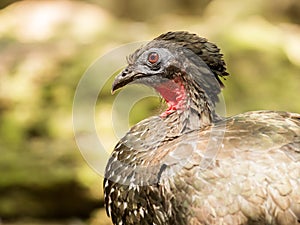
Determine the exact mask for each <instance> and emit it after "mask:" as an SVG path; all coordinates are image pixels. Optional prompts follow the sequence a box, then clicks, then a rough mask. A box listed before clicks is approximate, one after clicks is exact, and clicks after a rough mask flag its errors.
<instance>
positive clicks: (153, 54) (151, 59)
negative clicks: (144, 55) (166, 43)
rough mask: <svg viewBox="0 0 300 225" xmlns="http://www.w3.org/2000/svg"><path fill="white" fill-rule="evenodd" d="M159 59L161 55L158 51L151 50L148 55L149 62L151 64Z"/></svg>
mask: <svg viewBox="0 0 300 225" xmlns="http://www.w3.org/2000/svg"><path fill="white" fill-rule="evenodd" d="M158 60H159V55H158V54H157V53H156V52H151V53H150V54H149V55H148V62H149V63H151V64H154V63H156V62H157V61H158Z"/></svg>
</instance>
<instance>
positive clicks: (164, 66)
mask: <svg viewBox="0 0 300 225" xmlns="http://www.w3.org/2000/svg"><path fill="white" fill-rule="evenodd" d="M222 57H223V56H222V54H221V53H220V50H219V48H218V47H217V46H216V45H214V44H212V43H210V42H208V41H207V40H206V39H205V38H201V37H199V36H197V35H196V34H190V33H188V32H183V31H180V32H168V33H165V34H162V35H160V36H159V37H157V38H155V39H154V40H152V41H151V42H149V43H148V44H147V45H145V46H143V47H141V48H140V49H138V50H136V51H135V52H134V53H133V54H132V55H131V56H130V57H129V58H128V66H127V67H126V68H125V69H124V70H123V71H122V72H121V73H120V74H119V75H118V76H117V77H116V78H115V81H114V83H113V86H112V91H115V90H117V89H119V88H121V87H123V86H125V85H127V84H131V83H139V84H145V85H147V86H151V87H153V88H154V89H156V90H157V91H158V92H159V93H160V95H161V96H162V97H163V98H164V99H165V100H166V102H167V104H168V106H169V107H168V109H167V111H166V112H165V113H163V114H162V115H163V116H167V115H169V114H170V113H172V112H173V111H176V110H183V109H185V108H189V107H190V106H191V104H195V105H196V107H200V108H201V107H205V106H204V105H207V106H208V107H211V108H214V106H215V103H216V102H217V101H218V94H219V93H220V91H221V87H223V83H222V82H221V80H220V77H223V76H227V75H228V73H227V72H226V67H225V62H224V60H223V58H222ZM200 100H201V101H200Z"/></svg>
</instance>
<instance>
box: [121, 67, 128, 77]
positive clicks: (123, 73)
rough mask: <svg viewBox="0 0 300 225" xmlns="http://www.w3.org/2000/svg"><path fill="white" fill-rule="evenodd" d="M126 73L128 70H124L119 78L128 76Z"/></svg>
mask: <svg viewBox="0 0 300 225" xmlns="http://www.w3.org/2000/svg"><path fill="white" fill-rule="evenodd" d="M128 72H129V71H128V68H126V69H124V70H123V72H122V75H121V76H122V77H125V76H126V75H127V74H128Z"/></svg>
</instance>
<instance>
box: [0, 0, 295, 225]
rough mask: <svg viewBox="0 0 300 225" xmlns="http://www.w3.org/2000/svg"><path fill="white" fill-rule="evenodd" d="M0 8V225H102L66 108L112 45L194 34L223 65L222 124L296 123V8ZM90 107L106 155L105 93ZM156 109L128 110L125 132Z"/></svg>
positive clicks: (150, 103) (114, 3) (195, 4)
mask: <svg viewBox="0 0 300 225" xmlns="http://www.w3.org/2000/svg"><path fill="white" fill-rule="evenodd" d="M0 8H1V10H0V224H11V225H12V224H20V225H21V224H22V225H29V224H34V225H35V224H36V225H37V224H44V225H62V224H75V225H77V224H78V225H81V224H90V225H96V224H99V225H103V224H110V222H109V219H108V218H107V217H106V215H105V211H104V210H103V194H102V177H101V176H100V175H99V174H97V173H96V172H95V171H94V170H93V169H92V168H90V167H89V166H88V165H87V163H86V162H85V160H84V159H83V157H82V156H81V154H80V151H79V150H78V148H77V146H76V143H75V140H74V135H73V130H72V102H73V97H74V93H75V90H76V86H77V85H78V82H79V80H80V78H81V77H82V75H83V74H84V72H85V70H86V69H87V68H88V67H89V65H90V64H91V63H92V62H93V61H94V60H95V59H96V58H98V57H99V56H101V55H103V54H105V53H107V52H109V51H110V50H111V49H114V48H116V47H118V46H120V45H122V44H126V43H129V42H135V41H145V40H150V39H152V38H154V37H156V36H158V35H159V34H160V33H163V32H166V31H169V30H187V31H190V32H193V33H197V34H199V35H201V36H204V37H206V38H208V39H209V40H211V41H212V42H214V43H216V44H217V45H218V46H219V47H220V48H221V49H222V52H223V53H224V55H225V60H226V62H227V65H228V70H229V72H230V74H231V76H230V77H228V78H227V80H226V81H225V86H226V88H225V90H224V96H225V101H226V111H227V115H228V116H230V115H234V114H237V113H240V112H245V111H249V110H258V109H274V110H285V111H293V112H298V113H299V112H300V101H299V91H300V74H299V72H300V1H299V0H286V1H282V0H265V1H261V0H243V1H240V0H212V1H210V0H202V1H194V0H165V1H160V0H152V1H147V0H102V1H100V0H99V1H96V0H90V1H83V0H82V1H80V0H78V1H71V0H59V1H43V0H36V1H33V0H32V1H10V0H4V1H1V2H0ZM108 66H109V65H108ZM99 79H101V74H99ZM101 98H102V99H101V101H99V104H97V110H96V114H97V119H96V121H97V126H99V129H100V130H101V134H102V135H103V136H102V138H104V139H105V140H106V143H107V146H109V148H112V147H113V145H114V144H115V143H116V141H117V138H116V137H115V136H114V135H113V132H112V131H111V128H110V123H109V121H110V120H111V115H110V114H111V111H110V107H111V105H112V102H113V100H114V96H111V94H110V91H109V84H108V86H107V88H105V89H104V90H103V92H102V95H101ZM159 104H160V102H159V100H157V99H155V98H149V99H144V100H143V101H140V102H139V103H138V104H136V106H135V108H134V109H133V110H132V112H131V114H130V122H131V123H136V122H137V121H138V120H141V119H142V118H145V117H146V116H148V115H151V114H153V113H155V112H157V108H158V107H159V106H158V105H159ZM99 163H100V162H99ZM101 163H103V162H101Z"/></svg>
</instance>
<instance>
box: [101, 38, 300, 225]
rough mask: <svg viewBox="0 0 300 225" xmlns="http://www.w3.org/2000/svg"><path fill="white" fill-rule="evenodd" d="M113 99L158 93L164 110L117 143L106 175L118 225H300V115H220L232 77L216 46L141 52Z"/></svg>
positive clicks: (169, 43)
mask: <svg viewBox="0 0 300 225" xmlns="http://www.w3.org/2000/svg"><path fill="white" fill-rule="evenodd" d="M128 63H129V65H128V66H127V67H126V69H125V70H124V71H123V72H122V73H121V74H120V75H118V76H117V78H116V80H115V82H114V84H113V90H116V89H118V88H120V87H123V86H125V85H126V84H129V83H141V84H145V85H148V86H151V87H153V88H154V89H156V90H157V91H158V92H159V93H160V94H161V96H162V97H163V98H164V99H165V100H166V103H167V105H168V108H167V110H166V111H165V112H163V113H162V114H161V115H159V116H153V117H150V118H148V119H145V120H143V121H141V122H139V123H138V124H136V125H135V126H133V127H132V128H131V129H130V130H129V132H128V133H127V134H126V135H125V136H124V137H123V138H122V139H121V140H120V141H119V143H118V144H117V146H116V147H115V149H114V151H113V153H112V155H111V157H110V159H109V162H108V164H107V167H106V174H105V180H104V191H105V204H106V210H107V213H108V215H109V216H110V217H111V218H112V221H113V223H114V224H129V225H130V224H157V225H159V224H172V225H177V224H178V225H186V224H202V225H208V224H209V225H214V224H231V225H236V224H277V225H279V224H280V225H288V224H291V225H293V224H295V225H296V224H300V115H299V114H295V113H288V112H274V111H257V112H248V113H244V114H240V115H237V116H234V117H230V118H222V117H220V116H218V115H217V113H216V112H215V104H216V102H217V101H218V94H219V93H220V91H221V87H222V86H223V84H222V82H221V80H220V77H223V76H227V75H228V73H227V72H226V68H225V63H224V61H223V58H222V54H220V52H219V49H218V48H217V47H216V45H214V44H212V43H210V42H208V41H207V40H206V39H204V38H201V37H198V36H197V35H195V34H189V33H187V32H168V33H166V34H162V35H160V36H159V37H157V38H155V39H154V40H153V41H151V42H149V43H148V44H147V45H146V46H144V47H142V48H140V49H138V50H137V51H136V52H134V53H133V55H131V56H130V58H129V62H128Z"/></svg>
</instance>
